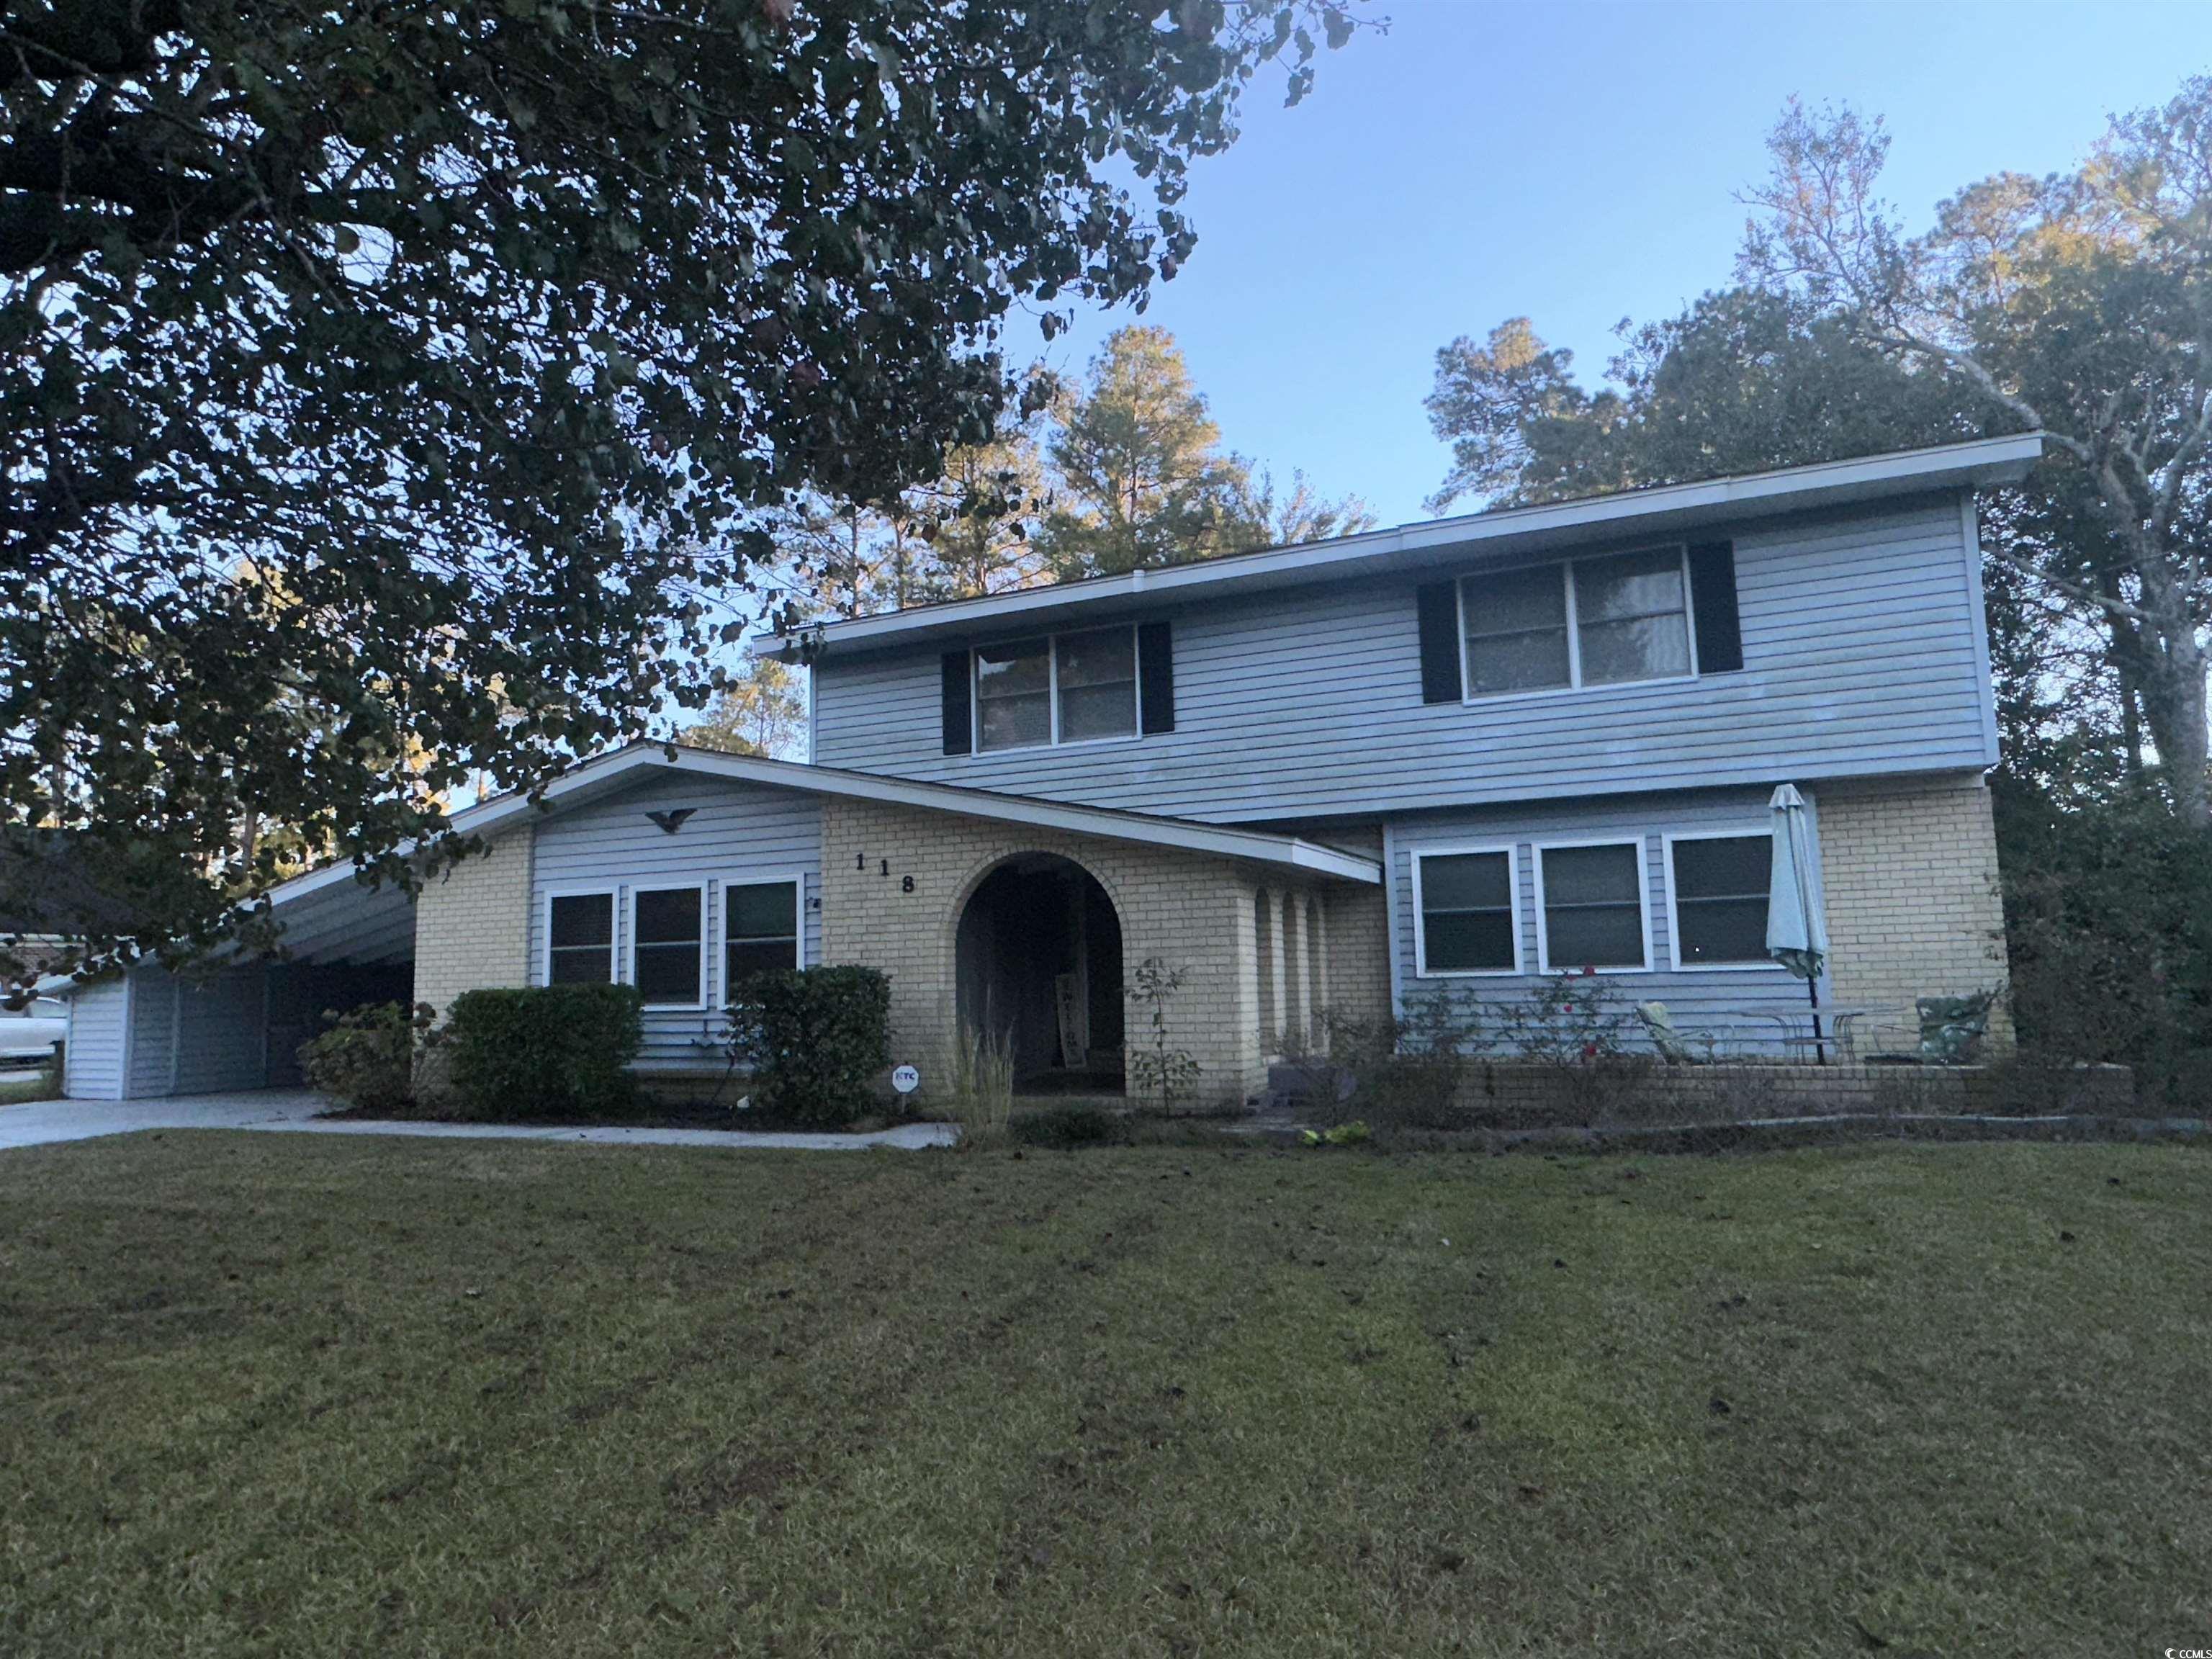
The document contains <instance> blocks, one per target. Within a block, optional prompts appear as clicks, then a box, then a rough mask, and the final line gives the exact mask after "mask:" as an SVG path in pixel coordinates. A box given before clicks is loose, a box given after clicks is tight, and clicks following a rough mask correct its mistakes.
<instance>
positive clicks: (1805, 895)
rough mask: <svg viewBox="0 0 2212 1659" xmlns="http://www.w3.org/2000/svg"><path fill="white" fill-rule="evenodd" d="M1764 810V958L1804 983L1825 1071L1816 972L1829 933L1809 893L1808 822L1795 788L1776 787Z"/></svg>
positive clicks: (1810, 835)
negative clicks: (1767, 850)
mask: <svg viewBox="0 0 2212 1659" xmlns="http://www.w3.org/2000/svg"><path fill="white" fill-rule="evenodd" d="M1767 807H1768V811H1769V812H1770V814H1771V817H1772V818H1773V820H1774V865H1773V874H1772V876H1771V879H1770V880H1769V882H1768V884H1767V890H1766V954H1767V955H1769V956H1770V957H1773V958H1774V959H1775V960H1776V961H1777V962H1778V963H1781V964H1782V965H1783V966H1784V968H1787V969H1789V970H1790V972H1791V973H1793V974H1795V975H1797V977H1798V978H1800V979H1802V980H1803V981H1805V990H1806V994H1808V996H1809V997H1810V998H1811V999H1812V1003H1813V1057H1814V1059H1815V1060H1818V1061H1820V1064H1822V1065H1824V1066H1825V1065H1826V1064H1827V1050H1826V1048H1824V1047H1823V1046H1822V1044H1821V1041H1820V969H1821V968H1822V967H1823V966H1824V965H1825V964H1826V962H1827V960H1828V930H1827V927H1826V924H1824V923H1823V922H1822V921H1821V920H1820V899H1819V896H1817V895H1816V894H1815V892H1814V887H1813V872H1814V867H1815V866H1814V862H1813V860H1814V853H1813V824H1812V820H1811V817H1810V816H1809V815H1808V813H1807V812H1806V810H1805V798H1804V796H1802V795H1801V794H1799V793H1797V788H1796V785H1795V784H1788V783H1785V784H1782V785H1779V786H1778V787H1776V789H1775V791H1774V797H1773V799H1771V800H1770V801H1769V802H1768V803H1767Z"/></svg>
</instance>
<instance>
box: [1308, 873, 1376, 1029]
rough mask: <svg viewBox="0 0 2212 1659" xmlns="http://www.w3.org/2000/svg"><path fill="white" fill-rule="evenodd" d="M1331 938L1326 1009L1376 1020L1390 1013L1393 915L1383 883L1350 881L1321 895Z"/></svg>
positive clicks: (1356, 1017)
mask: <svg viewBox="0 0 2212 1659" xmlns="http://www.w3.org/2000/svg"><path fill="white" fill-rule="evenodd" d="M1322 902H1323V905H1324V908H1325V911H1326V914H1327V917H1328V921H1327V927H1328V987H1327V988H1328V994H1327V997H1326V999H1325V1000H1326V1001H1327V1003H1328V1012H1330V1013H1332V1014H1334V1015H1336V1016H1338V1017H1339V1018H1343V1019H1356V1020H1378V1019H1383V1018H1388V1017H1389V1012H1390V916H1389V907H1388V906H1387V905H1385V904H1384V902H1383V890H1382V888H1381V887H1379V886H1376V887H1368V886H1364V885H1360V886H1355V885H1353V884H1352V883H1349V882H1346V883H1341V884H1335V885H1333V886H1331V887H1329V888H1328V889H1327V890H1326V891H1325V892H1324V893H1323V895H1322Z"/></svg>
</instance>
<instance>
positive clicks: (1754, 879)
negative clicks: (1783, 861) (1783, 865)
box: [1674, 836, 1774, 903]
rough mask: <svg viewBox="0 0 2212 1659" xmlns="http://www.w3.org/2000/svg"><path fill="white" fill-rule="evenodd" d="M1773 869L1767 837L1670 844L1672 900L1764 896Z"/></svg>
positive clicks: (1772, 854)
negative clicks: (1672, 872)
mask: <svg viewBox="0 0 2212 1659" xmlns="http://www.w3.org/2000/svg"><path fill="white" fill-rule="evenodd" d="M1773 867H1774V838H1773V837H1772V836H1725V837H1723V838H1719V839H1716V840H1712V841H1678V842H1675V843H1674V899H1675V902H1677V903H1680V902H1681V901H1682V900H1684V899H1699V898H1745V897H1748V896H1751V895H1753V894H1756V895H1758V896H1759V899H1760V901H1761V902H1764V901H1765V897H1766V886H1767V880H1768V878H1769V877H1770V875H1771V873H1772V871H1773Z"/></svg>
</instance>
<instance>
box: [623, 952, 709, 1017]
mask: <svg viewBox="0 0 2212 1659" xmlns="http://www.w3.org/2000/svg"><path fill="white" fill-rule="evenodd" d="M637 988H638V994H640V995H641V996H642V997H643V998H644V999H645V1000H646V1001H647V1002H649V1003H659V1004H667V1003H676V1004H680V1005H683V1006H690V1005H693V1004H696V1002H697V1001H698V1000H699V946H698V945H697V943H696V941H694V942H693V943H691V944H690V945H639V946H638V947H637Z"/></svg>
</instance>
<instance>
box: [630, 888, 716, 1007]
mask: <svg viewBox="0 0 2212 1659" xmlns="http://www.w3.org/2000/svg"><path fill="white" fill-rule="evenodd" d="M705 910H706V891H705V890H704V889H703V888H701V887H697V886H690V887H644V888H640V889H639V890H638V891H637V893H636V896H635V897H634V898H633V899H632V901H631V908H630V927H631V939H630V980H631V982H632V983H634V984H635V986H636V987H637V989H638V994H639V996H640V997H641V999H642V1000H644V1003H645V1006H647V1007H648V1008H696V1007H697V1006H700V1004H701V1003H702V1001H703V1000H705V997H706V987H705V986H704V984H703V983H702V980H703V977H704V975H703V973H702V968H703V957H704V953H705V949H706V945H705V936H704V933H703V932H702V928H701V926H700V924H701V922H702V920H703V918H704V915H705Z"/></svg>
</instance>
